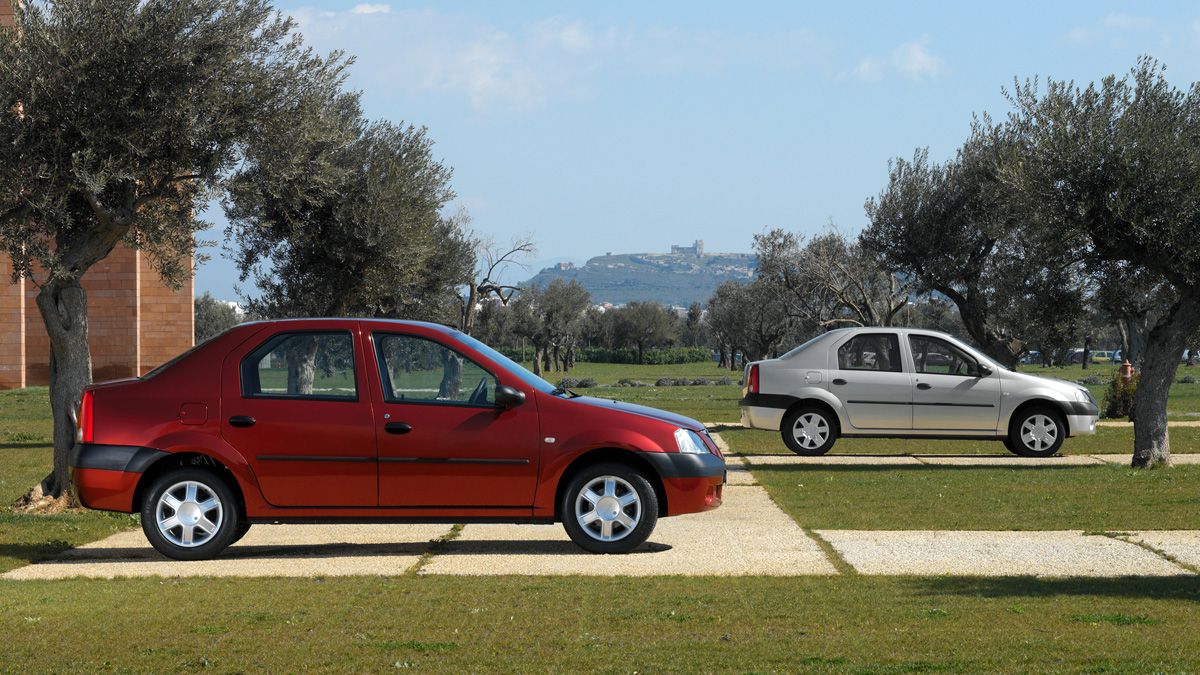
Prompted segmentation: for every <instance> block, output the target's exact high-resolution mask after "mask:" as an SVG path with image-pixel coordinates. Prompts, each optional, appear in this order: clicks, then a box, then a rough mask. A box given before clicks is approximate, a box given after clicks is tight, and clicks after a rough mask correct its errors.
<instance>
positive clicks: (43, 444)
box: [0, 441, 51, 450]
mask: <svg viewBox="0 0 1200 675" xmlns="http://www.w3.org/2000/svg"><path fill="white" fill-rule="evenodd" d="M36 448H45V449H46V450H49V449H50V448H51V446H50V443H49V442H47V441H39V442H36V443H0V450H33V449H36Z"/></svg>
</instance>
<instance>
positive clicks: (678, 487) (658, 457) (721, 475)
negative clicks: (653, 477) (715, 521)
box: [639, 452, 725, 516]
mask: <svg viewBox="0 0 1200 675" xmlns="http://www.w3.org/2000/svg"><path fill="white" fill-rule="evenodd" d="M639 454H640V455H641V456H642V457H643V458H645V459H646V461H648V462H650V464H651V465H652V466H654V469H655V471H657V472H658V475H659V477H660V478H661V479H662V485H663V492H664V493H665V496H666V498H667V515H668V516H678V515H682V514H684V513H698V512H700V511H708V510H710V509H715V508H717V507H718V506H720V505H721V499H722V497H723V493H724V491H725V490H724V488H725V460H724V459H722V458H721V457H719V456H717V455H714V454H712V453H705V454H703V455H692V454H683V453H678V452H643V453H639Z"/></svg>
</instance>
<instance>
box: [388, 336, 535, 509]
mask: <svg viewBox="0 0 1200 675" xmlns="http://www.w3.org/2000/svg"><path fill="white" fill-rule="evenodd" d="M371 342H372V343H373V354H374V356H375V359H376V362H377V364H378V367H377V368H376V369H375V370H374V371H373V372H372V377H373V378H376V377H377V378H378V379H377V381H378V382H379V393H380V394H381V400H380V401H379V405H378V408H377V414H376V422H375V424H376V429H377V438H378V443H379V504H380V506H401V507H413V508H422V507H424V508H447V509H463V508H466V509H471V508H489V507H490V508H532V505H533V497H534V492H535V490H536V488H537V472H538V452H539V448H540V444H541V439H540V436H539V433H538V432H539V424H538V413H537V404H536V402H535V401H534V397H532V396H531V397H529V399H528V400H527V401H526V402H525V403H523V404H521V405H518V406H516V407H514V408H511V409H504V408H501V407H498V406H497V405H496V397H495V393H496V386H497V384H498V383H503V384H508V385H511V386H514V387H518V388H521V385H520V383H518V382H515V381H513V382H501V380H500V379H499V376H500V375H501V373H499V372H492V371H489V370H488V369H487V368H485V367H484V366H482V365H481V364H480V363H478V362H476V361H474V360H472V359H471V358H469V357H468V356H466V355H465V354H464V352H463V351H460V349H459V347H460V346H457V345H453V344H452V343H450V342H449V340H448V338H446V337H445V336H437V337H435V336H432V335H430V336H425V335H417V334H412V333H404V332H384V331H377V332H375V333H374V334H373V335H372V338H371Z"/></svg>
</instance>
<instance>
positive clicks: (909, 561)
mask: <svg viewBox="0 0 1200 675" xmlns="http://www.w3.org/2000/svg"><path fill="white" fill-rule="evenodd" d="M817 534H818V535H820V536H821V537H822V538H824V539H825V540H826V541H828V542H829V543H830V544H831V545H832V546H833V548H834V549H835V550H837V552H838V553H840V554H841V555H842V557H843V558H845V559H846V562H848V563H850V565H851V566H852V567H854V568H855V569H856V570H858V571H859V572H860V573H861V574H873V575H936V576H941V575H962V576H1022V575H1036V576H1049V577H1065V576H1072V577H1074V576H1080V577H1120V576H1175V575H1187V574H1190V572H1188V571H1187V570H1185V569H1184V568H1182V567H1180V566H1178V565H1176V564H1174V563H1171V562H1170V561H1167V560H1165V559H1163V558H1162V557H1160V556H1158V555H1156V554H1154V553H1153V552H1151V551H1147V550H1146V549H1143V548H1141V547H1140V546H1137V545H1136V544H1131V543H1128V542H1124V541H1117V540H1115V539H1112V538H1109V537H1105V536H1084V535H1083V533H1082V532H1079V531H1052V532H965V531H928V530H914V531H879V532H870V531H852V530H822V531H818V532H817Z"/></svg>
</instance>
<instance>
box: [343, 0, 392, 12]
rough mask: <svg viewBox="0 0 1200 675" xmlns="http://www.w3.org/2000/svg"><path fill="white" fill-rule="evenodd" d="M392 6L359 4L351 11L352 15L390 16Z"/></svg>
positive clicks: (380, 3)
mask: <svg viewBox="0 0 1200 675" xmlns="http://www.w3.org/2000/svg"><path fill="white" fill-rule="evenodd" d="M391 12H392V6H391V5H389V4H386V3H382V2H379V3H374V4H370V3H366V2H363V3H359V4H357V5H355V6H354V8H353V9H351V10H350V13H351V14H390V13H391Z"/></svg>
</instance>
